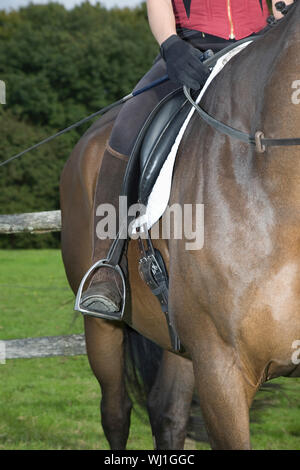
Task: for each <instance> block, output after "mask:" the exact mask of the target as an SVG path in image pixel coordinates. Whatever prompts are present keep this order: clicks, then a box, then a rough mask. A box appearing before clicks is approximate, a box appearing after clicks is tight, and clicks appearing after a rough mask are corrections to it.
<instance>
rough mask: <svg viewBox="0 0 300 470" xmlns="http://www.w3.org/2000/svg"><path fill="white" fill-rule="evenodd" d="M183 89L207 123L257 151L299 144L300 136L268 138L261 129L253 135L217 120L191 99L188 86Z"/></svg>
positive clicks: (261, 151)
mask: <svg viewBox="0 0 300 470" xmlns="http://www.w3.org/2000/svg"><path fill="white" fill-rule="evenodd" d="M183 91H184V94H185V96H186V98H187V99H188V101H189V102H190V103H191V104H192V106H193V107H194V108H195V109H196V111H197V113H198V114H199V115H200V116H201V118H202V119H203V120H204V121H205V122H206V123H207V124H209V125H210V126H211V127H213V128H214V129H216V130H217V131H219V132H221V133H222V134H226V135H228V136H229V137H233V138H234V139H238V140H241V141H242V142H245V143H247V144H249V145H253V146H255V147H256V150H257V151H258V152H259V153H264V152H266V150H267V147H289V146H293V145H300V138H290V139H270V138H266V137H265V136H264V133H263V132H262V131H257V132H256V133H255V134H254V135H251V134H247V133H246V132H243V131H240V130H238V129H235V128H234V127H231V126H228V125H227V124H225V123H224V122H221V121H218V120H217V119H215V118H214V117H212V116H211V115H210V114H208V113H207V112H206V111H204V109H203V108H201V106H199V104H197V103H196V102H195V101H194V100H193V98H192V96H191V93H190V89H189V88H187V87H183Z"/></svg>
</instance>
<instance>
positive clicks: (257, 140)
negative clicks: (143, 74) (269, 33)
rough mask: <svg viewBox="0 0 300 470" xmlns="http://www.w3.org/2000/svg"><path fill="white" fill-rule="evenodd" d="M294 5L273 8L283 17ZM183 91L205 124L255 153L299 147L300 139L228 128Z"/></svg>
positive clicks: (270, 20) (255, 37)
mask: <svg viewBox="0 0 300 470" xmlns="http://www.w3.org/2000/svg"><path fill="white" fill-rule="evenodd" d="M295 3H296V0H295V1H294V3H293V4H291V5H286V4H285V3H284V2H277V3H276V4H275V6H276V8H277V10H278V11H281V13H282V14H283V15H284V16H285V15H286V14H287V13H288V12H289V11H290V10H292V9H293V8H294V7H295ZM279 21H281V20H279ZM268 23H269V24H270V26H271V27H272V26H274V25H275V24H276V23H278V20H275V18H274V17H273V16H270V17H269V18H268ZM257 38H258V37H257V36H254V37H249V38H248V39H249V40H256V39H257ZM242 42H244V40H241V41H237V43H236V45H238V44H241V43H242ZM227 50H228V51H229V50H230V47H228V48H226V49H224V50H223V52H224V53H226V52H227ZM221 52H222V51H221ZM220 55H221V54H220ZM215 57H216V56H215ZM210 60H211V61H212V59H208V60H207V61H206V63H207V64H208V63H209V62H210ZM183 91H184V94H185V96H186V98H187V99H188V101H189V102H190V103H191V104H192V106H193V107H194V108H195V109H196V111H197V113H198V114H199V115H200V116H201V118H202V119H203V120H204V121H205V122H206V123H207V124H209V125H210V126H211V127H213V128H214V129H216V130H217V131H219V132H221V133H223V134H226V135H228V136H229V137H233V138H234V139H238V140H241V141H242V142H245V143H246V144H249V145H253V146H255V147H256V150H257V152H259V153H264V152H266V150H267V147H290V146H295V145H300V138H298V137H297V138H290V139H270V138H267V137H265V135H264V133H263V132H262V131H257V132H256V133H255V134H254V135H251V134H247V133H246V132H243V131H240V130H238V129H235V128H234V127H231V126H228V125H227V124H225V123H224V122H221V121H219V120H217V119H215V118H214V117H213V116H211V115H210V114H208V113H207V112H206V111H204V109H203V108H202V107H201V106H199V104H197V103H196V102H195V101H194V100H193V98H192V96H191V93H190V89H189V88H187V87H185V86H184V87H183Z"/></svg>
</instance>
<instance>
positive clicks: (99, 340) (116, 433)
mask: <svg viewBox="0 0 300 470" xmlns="http://www.w3.org/2000/svg"><path fill="white" fill-rule="evenodd" d="M84 320H85V321H84V325H85V337H86V346H87V354H88V358H89V362H90V365H91V368H92V370H93V372H94V374H95V376H96V378H97V380H98V382H99V384H100V387H101V391H102V399H101V417H102V426H103V430H104V433H105V436H106V438H107V440H108V442H109V445H110V447H111V449H113V450H117V449H125V448H126V443H127V439H128V434H129V425H130V412H131V408H132V404H131V401H130V399H129V396H128V394H127V391H126V388H125V371H124V347H123V336H124V334H123V329H122V326H121V325H120V324H116V323H114V322H107V321H105V320H101V319H98V318H94V317H85V318H84Z"/></svg>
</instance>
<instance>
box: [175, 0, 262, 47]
mask: <svg viewBox="0 0 300 470" xmlns="http://www.w3.org/2000/svg"><path fill="white" fill-rule="evenodd" d="M172 3H173V8H174V13H175V17H176V25H177V27H179V28H186V29H190V30H196V31H201V32H203V33H208V34H212V35H214V36H219V37H221V38H224V39H242V38H244V37H246V36H249V35H251V34H252V33H256V32H258V31H260V30H261V29H263V28H264V27H265V26H266V19H267V17H268V16H269V11H268V7H267V4H266V0H172Z"/></svg>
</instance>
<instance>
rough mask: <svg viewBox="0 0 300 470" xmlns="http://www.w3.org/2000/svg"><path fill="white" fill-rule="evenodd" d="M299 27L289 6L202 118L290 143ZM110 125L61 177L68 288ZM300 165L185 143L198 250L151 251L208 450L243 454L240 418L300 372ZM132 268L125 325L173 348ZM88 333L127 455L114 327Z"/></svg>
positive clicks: (95, 129) (245, 424)
mask: <svg viewBox="0 0 300 470" xmlns="http://www.w3.org/2000/svg"><path fill="white" fill-rule="evenodd" d="M299 22H300V3H299V2H298V3H297V4H295V5H294V8H292V9H291V10H290V13H289V14H288V15H287V17H286V18H285V19H283V20H282V21H281V22H280V24H278V25H277V26H276V27H274V29H273V30H271V31H269V32H268V33H267V34H266V35H265V36H264V37H262V38H261V39H260V40H258V41H256V42H255V43H253V44H251V45H250V46H248V47H247V48H246V50H244V51H242V52H241V53H240V54H239V55H238V56H236V57H234V58H233V59H232V60H231V61H230V63H229V64H228V65H227V67H226V73H225V72H224V71H223V72H224V73H223V72H221V73H220V74H219V75H218V77H217V78H216V80H215V81H214V82H213V84H212V86H211V87H210V88H209V89H208V91H207V93H206V95H205V97H204V100H203V103H202V106H203V108H204V109H205V110H206V111H207V112H208V113H209V114H211V115H212V116H214V117H216V118H217V119H219V120H221V121H222V122H225V123H228V124H230V125H231V126H232V127H236V128H238V129H241V130H244V131H245V132H248V133H251V134H254V133H255V131H256V130H263V131H264V133H265V135H267V136H269V137H270V138H271V137H298V136H299V122H300V116H299V107H297V106H296V105H294V104H292V101H291V92H292V91H291V90H292V89H291V87H292V83H294V82H295V80H297V79H298V74H299V65H300V54H299V43H300V31H299ZM224 91H226V93H224ZM107 119H108V120H107V124H106V127H105V126H104V127H103V126H102V127H101V129H99V124H97V123H96V124H94V125H93V126H92V127H91V129H90V130H89V131H88V132H87V133H86V134H85V136H84V137H83V138H82V139H81V141H80V142H79V144H78V145H77V146H76V148H75V150H74V152H73V154H72V155H71V158H70V160H69V162H68V163H67V166H66V168H65V170H64V173H63V175H62V183H61V194H62V199H61V201H62V215H63V219H62V221H63V229H62V250H63V257H64V262H65V266H66V271H67V275H68V279H69V281H70V284H71V286H72V288H73V289H74V291H76V289H77V287H78V284H79V282H80V279H81V277H82V276H83V274H84V273H85V271H86V270H87V269H88V267H89V264H90V263H91V250H92V247H91V242H92V231H93V227H92V220H93V195H94V190H95V182H96V177H97V173H98V169H99V166H100V165H101V155H102V153H103V149H104V147H105V142H106V140H107V138H108V135H109V132H110V129H111V124H112V120H111V121H110V122H109V117H107ZM111 119H113V118H112V117H111ZM101 125H102V123H101ZM299 157H300V149H299V147H289V148H288V147H287V148H268V149H267V152H266V153H265V154H260V153H257V152H256V150H255V149H254V148H253V147H250V146H249V145H247V144H245V143H242V142H239V141H237V140H235V139H230V138H229V137H227V136H224V135H222V134H220V133H219V132H217V131H215V130H214V129H212V128H210V127H209V126H208V125H207V124H205V123H203V122H202V121H201V120H200V118H199V117H198V116H197V115H194V116H193V118H192V120H191V122H190V124H189V126H188V129H187V132H186V133H185V135H184V138H183V140H182V142H181V145H180V149H179V154H178V157H177V159H176V164H175V170H174V179H173V181H174V184H173V188H172V193H171V199H170V204H173V203H178V204H181V205H183V204H204V205H205V243H204V247H203V249H202V250H200V251H189V252H187V251H186V250H185V249H184V246H185V241H186V240H184V239H183V240H176V239H171V240H169V241H165V240H158V241H157V242H156V246H157V247H158V248H159V249H160V251H161V252H162V254H163V256H164V258H165V260H166V263H167V267H168V271H169V278H170V291H169V301H170V309H172V313H173V315H174V317H175V320H176V326H177V331H178V333H179V336H180V339H181V341H182V343H183V344H184V346H185V348H186V350H187V354H188V356H189V358H190V359H191V360H192V363H193V370H194V373H195V378H196V385H197V390H198V394H199V397H200V402H201V408H202V412H203V415H204V419H205V423H206V427H207V430H208V433H209V436H210V442H211V445H212V447H213V448H218V449H249V448H250V436H249V407H250V406H251V403H252V400H253V397H254V395H255V393H256V391H257V390H258V388H259V386H260V385H261V384H262V383H263V382H264V381H265V380H267V379H271V378H274V377H278V376H280V375H283V376H299V375H300V369H299V364H295V363H294V362H293V361H292V355H293V352H294V351H293V349H292V348H293V346H292V345H293V344H294V343H295V341H297V340H299V339H300V313H299V312H300V296H299V292H300V282H299V278H300V277H299V272H300V217H299V207H300V190H299V187H300V158H299ZM103 184H108V185H111V182H106V183H105V182H103ZM128 258H129V279H130V285H131V290H132V305H131V312H130V314H129V316H128V317H127V318H126V319H125V321H126V322H127V323H128V324H130V325H131V326H132V327H133V328H134V329H136V330H137V331H139V332H140V333H142V334H143V335H145V336H146V337H148V338H150V339H152V341H154V342H156V343H157V344H159V345H160V346H161V347H162V348H164V349H167V350H168V349H170V342H169V337H168V331H167V328H166V324H165V320H164V318H163V316H162V314H161V312H160V306H159V304H158V302H157V299H155V298H154V297H153V296H152V295H151V294H150V292H149V291H148V290H147V288H146V286H145V285H144V284H143V282H142V280H141V279H140V277H139V274H138V268H137V263H138V249H137V244H136V242H134V241H133V242H131V243H130V246H129V253H128ZM85 326H86V339H87V350H88V355H89V360H90V362H91V366H92V368H93V370H94V373H95V375H96V377H97V378H98V380H99V382H100V384H101V387H102V390H103V392H104V393H103V401H102V410H103V411H104V412H105V411H106V413H107V411H108V410H109V412H108V413H107V414H105V413H104V417H103V426H104V429H105V430H106V435H107V436H109V439H110V443H111V445H112V447H113V446H121V445H122V446H124V445H125V443H126V439H127V432H128V426H129V413H130V401H129V400H128V396H127V394H126V390H125V386H124V380H123V373H124V370H123V360H124V358H123V347H122V341H123V333H122V327H121V325H116V324H113V323H108V322H104V321H101V320H96V319H92V318H86V319H85ZM171 357H173V356H171V355H170V358H171ZM174 357H175V356H174ZM111 360H113V365H112V363H111V362H110V361H111ZM176 360H177V359H176V357H175V360H174V361H175V362H174V366H175V367H174V369H173V371H174V372H175V371H176V366H178V367H180V366H182V368H183V370H186V371H187V372H188V374H191V369H188V368H187V367H185V365H186V364H187V363H186V362H184V363H182V364H181V363H180V362H178V363H176ZM179 360H182V361H185V360H184V359H180V358H179ZM108 364H109V367H108ZM173 378H174V387H173V392H174V390H175V384H176V386H177V385H179V384H180V381H178V376H176V374H175V373H174V376H173ZM188 378H189V380H190V385H191V387H192V383H193V380H192V376H191V375H188ZM191 387H188V390H186V392H187V396H189V397H190V395H189V393H190V389H191ZM108 390H110V391H111V390H113V391H114V393H107V392H108ZM184 392H185V390H184V387H183V388H181V389H180V393H184ZM179 396H180V395H177V398H178V397H179ZM177 403H182V404H183V403H184V400H182V401H181V402H180V401H177ZM169 411H170V410H169ZM156 413H157V410H156ZM108 415H110V416H109V418H108ZM171 415H172V414H171ZM168 416H169V417H170V414H169V415H168ZM172 416H173V418H174V419H175V416H174V413H173V415H172ZM124 429H125V431H124ZM182 429H183V427H182V423H181V432H182ZM175 435H176V431H174V436H175ZM176 438H178V435H177V436H176ZM164 442H166V441H164ZM175 442H176V445H178V442H181V443H182V435H181V436H180V439H179V440H176V439H175V440H173V444H170V442H169V445H175V444H174V443H175ZM162 445H166V444H162Z"/></svg>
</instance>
